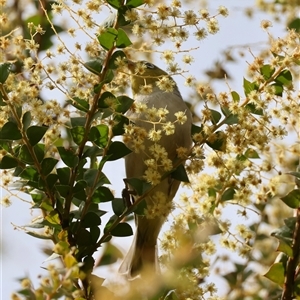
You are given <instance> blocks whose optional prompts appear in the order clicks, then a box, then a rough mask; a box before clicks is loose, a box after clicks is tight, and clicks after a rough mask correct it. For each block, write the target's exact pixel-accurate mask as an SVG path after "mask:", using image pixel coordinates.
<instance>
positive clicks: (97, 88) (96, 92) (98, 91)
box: [94, 82, 105, 94]
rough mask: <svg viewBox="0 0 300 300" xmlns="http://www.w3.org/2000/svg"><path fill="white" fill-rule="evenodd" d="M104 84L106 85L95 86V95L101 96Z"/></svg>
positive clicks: (102, 83) (101, 83)
mask: <svg viewBox="0 0 300 300" xmlns="http://www.w3.org/2000/svg"><path fill="white" fill-rule="evenodd" d="M104 84H105V82H100V83H99V84H95V85H94V93H95V94H99V93H100V92H101V90H102V88H103V85H104Z"/></svg>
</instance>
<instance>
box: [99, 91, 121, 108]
mask: <svg viewBox="0 0 300 300" xmlns="http://www.w3.org/2000/svg"><path fill="white" fill-rule="evenodd" d="M116 99H117V98H116V97H115V95H114V94H112V93H111V92H107V91H106V92H104V93H102V94H101V96H100V98H99V100H98V107H99V108H108V107H110V106H111V105H114V104H115V103H116Z"/></svg>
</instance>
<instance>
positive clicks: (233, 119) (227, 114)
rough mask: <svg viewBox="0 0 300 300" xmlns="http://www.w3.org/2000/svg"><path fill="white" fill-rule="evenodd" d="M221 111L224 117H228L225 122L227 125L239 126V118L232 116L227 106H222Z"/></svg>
mask: <svg viewBox="0 0 300 300" xmlns="http://www.w3.org/2000/svg"><path fill="white" fill-rule="evenodd" d="M221 111H222V113H223V115H224V116H225V117H226V118H225V120H224V123H225V124H228V125H233V124H238V123H239V118H238V116H237V115H234V114H232V113H231V111H230V110H229V108H228V107H225V106H223V107H222V106H221Z"/></svg>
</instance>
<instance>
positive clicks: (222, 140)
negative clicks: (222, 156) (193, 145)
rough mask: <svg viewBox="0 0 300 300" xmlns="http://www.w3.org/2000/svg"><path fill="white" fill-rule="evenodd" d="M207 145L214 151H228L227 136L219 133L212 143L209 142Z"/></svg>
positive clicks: (221, 132)
mask: <svg viewBox="0 0 300 300" xmlns="http://www.w3.org/2000/svg"><path fill="white" fill-rule="evenodd" d="M206 144H207V145H208V146H209V147H211V148H212V149H214V150H218V151H225V150H226V134H225V133H224V132H223V131H217V132H216V133H215V138H214V140H213V141H212V142H210V141H207V142H206Z"/></svg>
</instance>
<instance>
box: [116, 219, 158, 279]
mask: <svg viewBox="0 0 300 300" xmlns="http://www.w3.org/2000/svg"><path fill="white" fill-rule="evenodd" d="M162 223H163V220H160V219H157V218H154V219H151V220H149V219H147V218H146V217H141V216H139V217H137V230H136V233H135V236H134V239H133V242H132V245H131V247H130V249H129V251H128V253H127V254H126V256H125V258H124V260H123V262H122V264H121V266H120V269H119V272H120V273H121V274H124V275H126V276H127V277H128V278H129V279H133V278H135V277H137V276H139V275H140V274H141V273H142V272H144V271H145V272H146V271H147V272H152V273H153V274H154V273H155V272H158V271H159V264H158V254H157V246H156V242H157V237H158V234H159V231H160V228H161V226H162Z"/></svg>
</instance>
